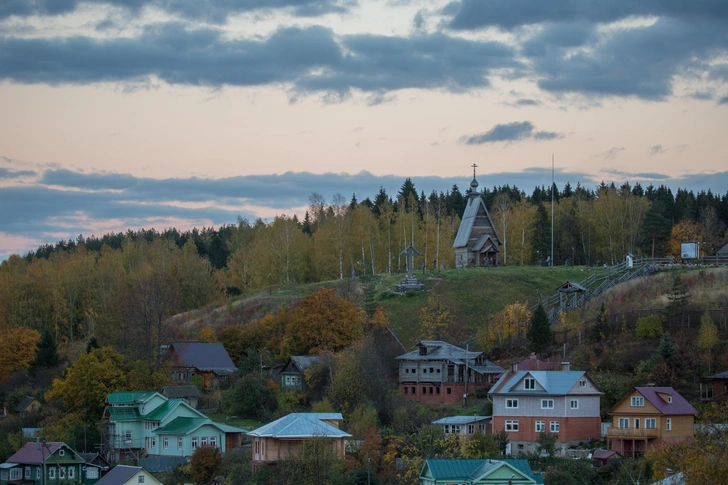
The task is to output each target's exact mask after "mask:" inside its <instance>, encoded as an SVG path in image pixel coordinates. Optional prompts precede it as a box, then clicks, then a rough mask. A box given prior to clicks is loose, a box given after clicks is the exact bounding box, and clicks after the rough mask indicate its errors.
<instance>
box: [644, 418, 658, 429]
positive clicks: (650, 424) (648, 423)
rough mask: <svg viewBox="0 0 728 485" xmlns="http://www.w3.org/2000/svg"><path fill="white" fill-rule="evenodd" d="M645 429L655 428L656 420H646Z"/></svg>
mask: <svg viewBox="0 0 728 485" xmlns="http://www.w3.org/2000/svg"><path fill="white" fill-rule="evenodd" d="M645 428H646V429H655V428H657V420H656V419H655V418H646V419H645Z"/></svg>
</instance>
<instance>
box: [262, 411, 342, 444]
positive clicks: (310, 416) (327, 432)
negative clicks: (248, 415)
mask: <svg viewBox="0 0 728 485" xmlns="http://www.w3.org/2000/svg"><path fill="white" fill-rule="evenodd" d="M342 419H343V417H342V416H341V413H291V414H289V415H287V416H283V417H282V418H280V419H277V420H275V421H273V422H272V423H268V424H266V425H265V426H261V427H260V428H258V429H255V430H253V431H250V432H249V433H248V435H250V436H266V437H273V438H315V437H327V438H348V437H351V435H350V434H349V433H345V432H343V431H341V430H340V429H339V428H336V427H335V426H331V425H330V424H328V423H325V422H324V421H323V420H342Z"/></svg>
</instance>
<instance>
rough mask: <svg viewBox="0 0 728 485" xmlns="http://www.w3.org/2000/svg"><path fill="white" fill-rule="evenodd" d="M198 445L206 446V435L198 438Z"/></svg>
mask: <svg viewBox="0 0 728 485" xmlns="http://www.w3.org/2000/svg"><path fill="white" fill-rule="evenodd" d="M200 446H207V436H203V437H202V438H200Z"/></svg>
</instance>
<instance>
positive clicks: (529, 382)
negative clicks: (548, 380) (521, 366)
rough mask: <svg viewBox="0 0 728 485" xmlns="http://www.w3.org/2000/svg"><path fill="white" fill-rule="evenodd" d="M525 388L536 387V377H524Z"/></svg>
mask: <svg viewBox="0 0 728 485" xmlns="http://www.w3.org/2000/svg"><path fill="white" fill-rule="evenodd" d="M523 388H524V389H536V379H534V378H533V377H529V378H527V379H524V381H523Z"/></svg>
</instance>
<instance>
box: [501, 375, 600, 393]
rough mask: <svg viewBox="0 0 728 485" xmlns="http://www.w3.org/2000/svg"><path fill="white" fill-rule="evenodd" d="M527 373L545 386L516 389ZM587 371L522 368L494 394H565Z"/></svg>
mask: <svg viewBox="0 0 728 485" xmlns="http://www.w3.org/2000/svg"><path fill="white" fill-rule="evenodd" d="M527 375H530V376H531V377H533V378H534V379H536V382H538V384H539V385H540V386H541V387H542V388H543V390H540V389H539V390H533V391H530V390H524V389H514V387H515V386H516V385H517V384H518V383H519V382H520V381H521V379H523V378H524V377H526V376H527ZM585 375H586V372H584V371H581V370H578V371H577V370H574V371H556V370H552V371H544V370H540V371H539V370H521V371H518V372H516V373H515V374H513V375H512V376H511V378H510V379H508V381H507V382H506V383H505V385H503V386H498V387H497V389H496V390H495V391H494V392H493V394H514V395H515V394H518V395H554V396H565V395H566V394H568V393H569V391H570V390H571V389H573V388H574V386H575V385H576V384H577V382H579V379H581V378H582V377H584V376H585Z"/></svg>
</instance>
